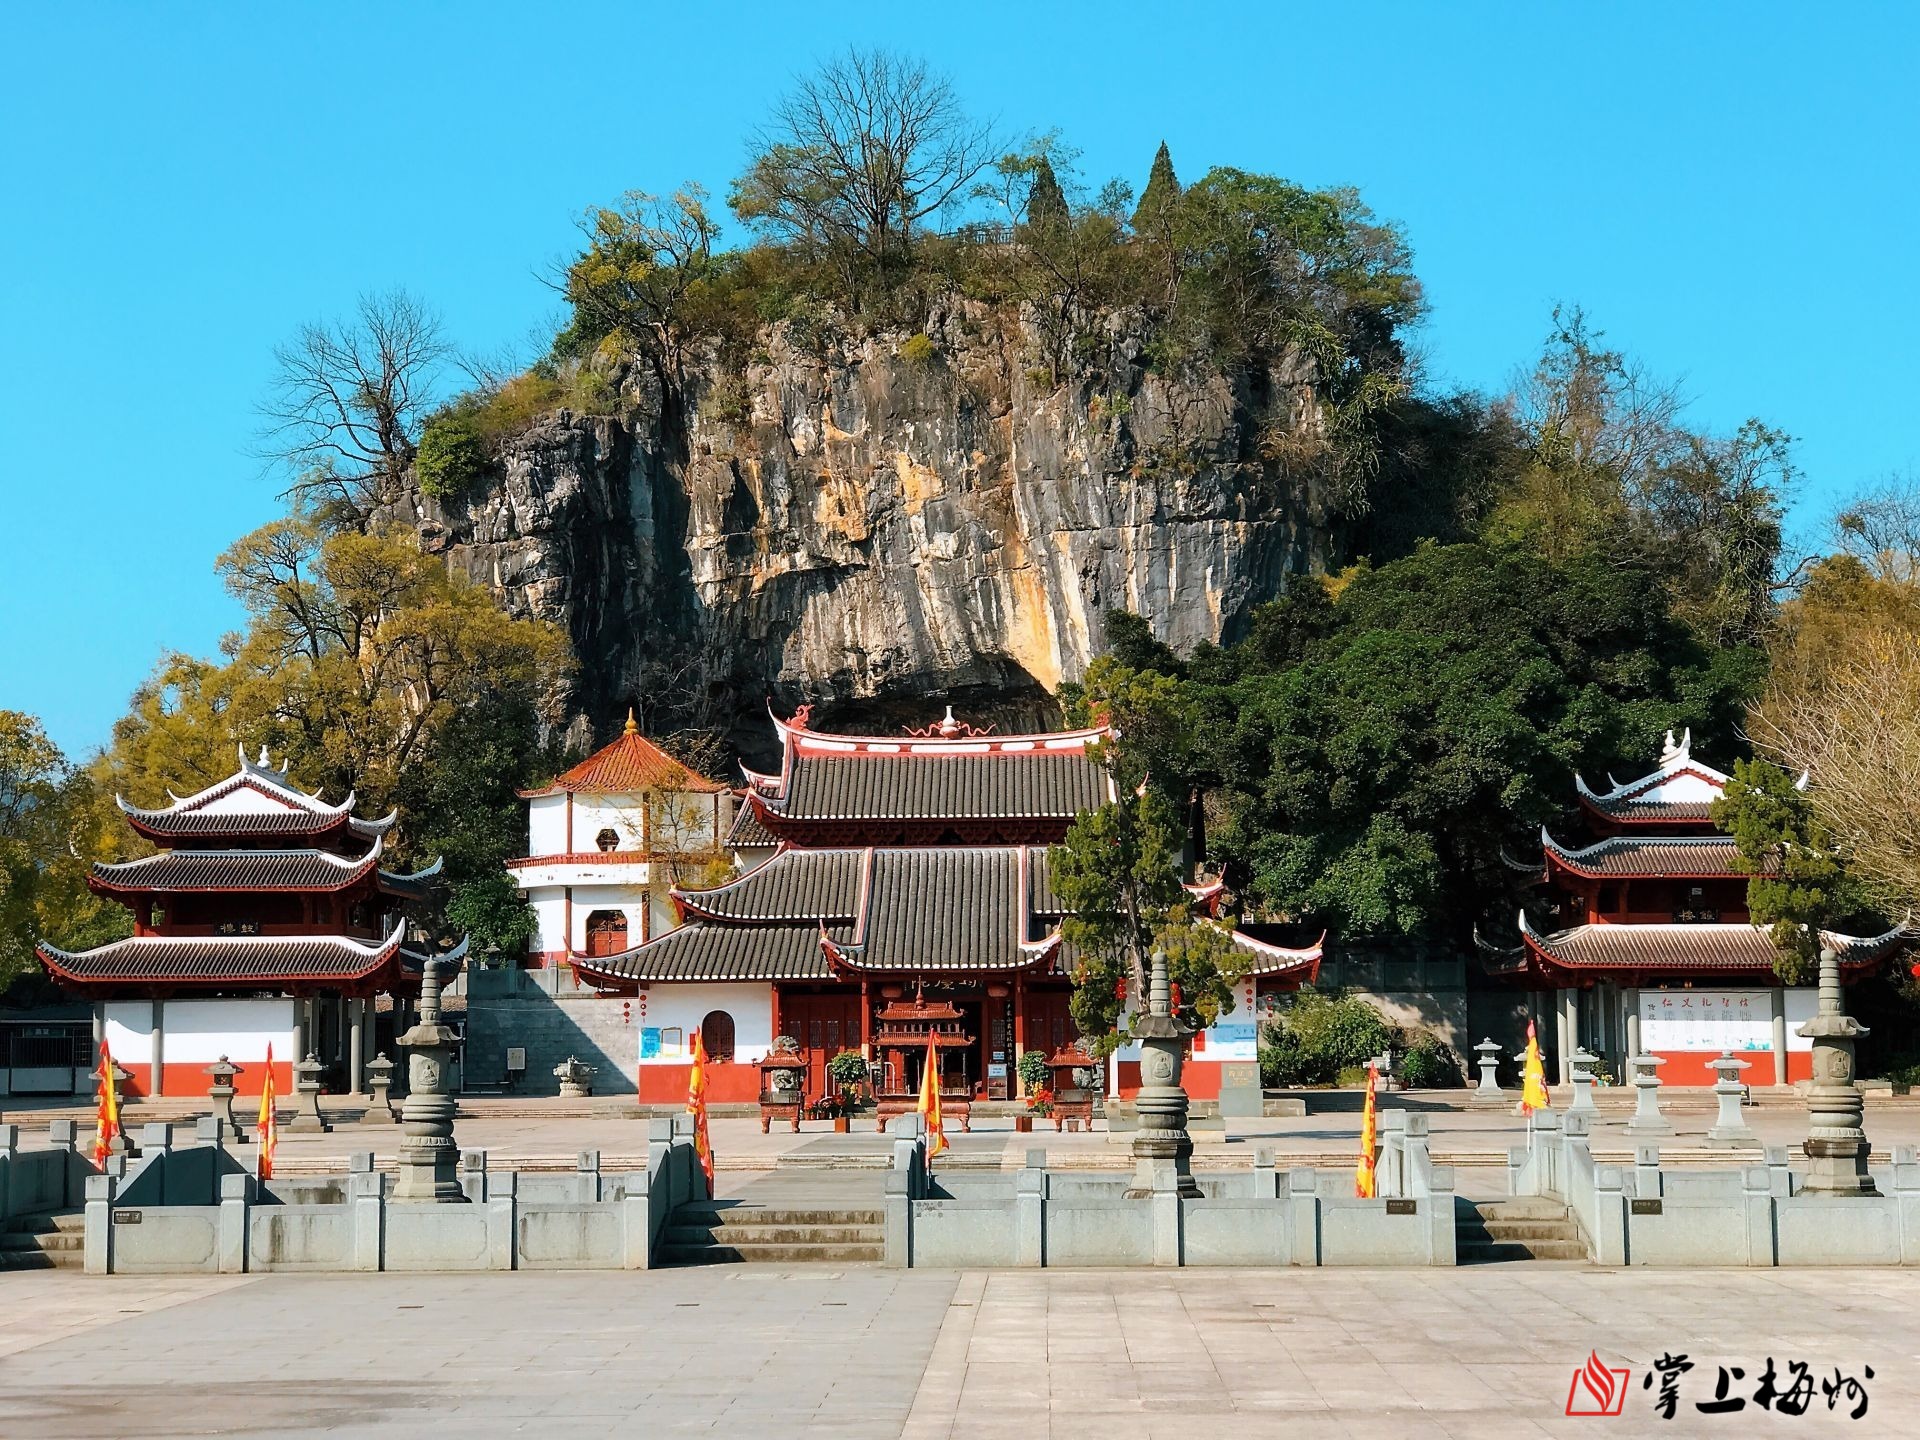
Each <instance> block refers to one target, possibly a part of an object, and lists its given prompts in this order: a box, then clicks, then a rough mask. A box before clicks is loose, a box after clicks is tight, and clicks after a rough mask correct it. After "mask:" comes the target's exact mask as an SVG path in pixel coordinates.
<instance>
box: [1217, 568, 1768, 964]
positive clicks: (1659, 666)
mask: <svg viewBox="0 0 1920 1440" xmlns="http://www.w3.org/2000/svg"><path fill="white" fill-rule="evenodd" d="M1309 594H1311V590H1309V589H1307V588H1306V586H1305V585H1304V584H1303V585H1302V586H1300V587H1298V588H1297V589H1290V590H1289V592H1288V595H1287V597H1286V599H1285V601H1283V602H1281V608H1280V610H1279V611H1278V613H1274V612H1268V613H1266V614H1262V615H1260V616H1258V617H1256V621H1255V624H1254V627H1253V634H1252V635H1251V636H1250V637H1249V639H1248V640H1247V641H1244V642H1242V644H1240V645H1238V646H1235V647H1233V649H1232V650H1230V651H1229V652H1228V653H1227V655H1226V656H1225V657H1223V658H1224V660H1225V661H1226V662H1227V663H1226V664H1225V665H1222V666H1219V667H1217V668H1218V669H1220V670H1227V671H1229V672H1231V671H1232V670H1233V667H1235V666H1237V667H1238V669H1237V673H1236V674H1233V676H1232V678H1230V679H1228V680H1227V681H1226V682H1225V683H1216V684H1214V685H1213V686H1211V687H1202V693H1201V694H1199V695H1197V696H1195V697H1194V699H1193V702H1192V703H1193V704H1194V705H1195V706H1196V708H1197V710H1198V711H1199V712H1200V713H1202V714H1205V715H1209V716H1211V717H1214V718H1213V720H1212V721H1211V722H1210V723H1202V724H1200V725H1198V726H1197V727H1196V729H1197V731H1198V733H1199V734H1200V735H1201V736H1202V737H1203V744H1204V745H1205V746H1206V747H1207V749H1208V751H1209V757H1208V758H1206V759H1205V760H1204V761H1203V762H1202V763H1201V764H1199V765H1197V766H1196V768H1197V769H1205V770H1209V771H1211V772H1212V773H1214V774H1217V775H1218V776H1219V777H1220V779H1221V781H1222V782H1223V784H1224V787H1225V790H1226V797H1225V799H1226V803H1225V806H1224V809H1225V812H1226V813H1225V816H1224V822H1223V823H1222V824H1220V825H1218V826H1217V827H1216V828H1215V829H1214V831H1213V839H1214V841H1215V848H1216V853H1217V855H1218V856H1219V857H1220V858H1223V859H1225V860H1226V861H1228V862H1229V865H1230V870H1231V874H1232V875H1233V876H1234V877H1235V880H1236V883H1238V884H1240V885H1241V886H1243V887H1244V889H1245V890H1246V892H1247V893H1248V894H1249V896H1250V898H1251V899H1252V901H1253V902H1255V903H1256V904H1258V905H1260V906H1263V907H1268V908H1270V909H1272V910H1274V911H1277V912H1280V913H1283V914H1286V915H1290V916H1294V917H1298V918H1300V919H1306V920H1312V921H1314V922H1315V923H1327V924H1330V925H1333V926H1335V927H1336V928H1338V929H1339V930H1340V932H1341V933H1343V934H1349V935H1365V934H1420V933H1424V934H1432V935H1436V936H1440V937H1443V938H1448V939H1452V940H1454V941H1457V942H1460V943H1464V942H1466V940H1467V939H1468V935H1469V931H1470V928H1471V926H1472V924H1473V923H1474V922H1475V921H1476V920H1478V919H1481V918H1483V917H1484V916H1486V915H1488V914H1492V913H1498V912H1499V911H1501V910H1503V909H1505V907H1506V906H1507V905H1509V904H1514V903H1517V898H1518V897H1517V894H1516V892H1515V890H1514V888H1513V877H1512V874H1511V872H1510V871H1509V870H1508V868H1507V867H1506V866H1505V865H1504V864H1503V863H1502V861H1501V849H1502V847H1503V846H1515V845H1524V844H1526V843H1527V842H1528V840H1529V839H1530V838H1531V836H1532V835H1533V834H1535V833H1537V831H1538V827H1539V826H1540V825H1541V824H1542V823H1544V822H1547V821H1549V820H1551V819H1553V818H1555V817H1556V816H1558V815H1560V814H1561V813H1562V812H1563V811H1564V810H1565V809H1566V808H1567V807H1568V805H1569V801H1570V795H1569V788H1570V787H1569V785H1568V773H1569V772H1570V771H1572V770H1574V769H1577V768H1583V769H1587V770H1589V771H1600V772H1604V771H1605V769H1606V768H1608V767H1609V766H1613V767H1618V766H1621V765H1624V764H1626V763H1628V762H1630V761H1633V760H1639V759H1642V758H1644V756H1645V754H1646V753H1647V750H1648V748H1649V747H1650V746H1651V745H1652V744H1653V743H1655V741H1656V739H1657V737H1658V736H1659V735H1660V733H1661V732H1662V731H1663V730H1665V729H1667V728H1670V727H1673V728H1677V727H1678V726H1680V725H1683V724H1691V725H1692V726H1693V727H1694V729H1695V731H1696V733H1702V734H1720V735H1728V734H1732V733H1734V731H1735V730H1736V727H1737V722H1738V719H1739V717H1740V714H1741V709H1742V706H1743V705H1744V703H1745V701H1746V700H1747V699H1748V698H1749V697H1750V696H1751V694H1752V693H1753V691H1754V689H1755V688H1756V683H1757V678H1758V672H1759V669H1760V661H1759V657H1758V656H1757V654H1755V653H1754V652H1751V651H1721V652H1710V651H1708V650H1706V649H1705V648H1704V647H1702V646H1701V645H1700V644H1699V642H1698V641H1697V640H1695V639H1694V638H1693V637H1692V636H1691V635H1690V634H1689V633H1688V632H1687V630H1686V629H1685V627H1684V626H1682V625H1680V624H1679V623H1678V622H1677V621H1675V620H1674V619H1673V617H1672V616H1671V614H1670V613H1669V611H1668V609H1667V606H1666V601H1665V596H1664V594H1663V592H1662V590H1661V588H1660V586H1659V583H1658V581H1657V580H1656V579H1654V578H1653V577H1651V576H1648V575H1646V574H1645V573H1643V572H1636V571H1630V570H1621V569H1618V568H1615V567H1613V566H1612V565H1610V564H1608V563H1607V562H1606V561H1605V560H1601V559H1587V558H1582V559H1578V560H1576V561H1574V562H1571V563H1569V564H1567V565H1553V564H1551V563H1549V562H1547V561H1545V560H1543V559H1541V558H1540V557H1538V556H1536V555H1532V554H1529V553H1527V552H1524V551H1521V550H1518V549H1500V548H1489V547H1484V546H1479V545H1458V546H1426V547H1423V548H1422V549H1420V550H1419V551H1417V552H1416V553H1415V554H1413V555H1411V556H1408V557H1407V558H1405V559H1403V560H1398V561H1395V562H1392V563H1391V564H1388V565H1384V566H1381V567H1379V568H1377V569H1365V568H1362V569H1360V570H1358V571H1357V572H1356V573H1354V574H1353V575H1352V576H1351V577H1350V578H1349V579H1348V580H1347V582H1346V583H1345V584H1344V585H1343V586H1342V587H1340V588H1339V591H1338V594H1337V595H1336V596H1334V597H1332V598H1331V600H1330V602H1329V601H1326V600H1322V601H1314V602H1308V601H1307V600H1306V599H1305V597H1306V596H1307V595H1309ZM1296 657H1297V658H1296ZM1209 688H1210V689H1211V695H1210V696H1209V694H1207V693H1205V692H1206V690H1207V689H1209ZM1507 913H1511V912H1510V911H1509V912H1507Z"/></svg>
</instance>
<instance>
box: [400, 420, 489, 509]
mask: <svg viewBox="0 0 1920 1440" xmlns="http://www.w3.org/2000/svg"><path fill="white" fill-rule="evenodd" d="M486 468H487V445H486V441H485V440H484V439H483V438H482V436H481V434H480V430H479V427H478V426H476V425H475V424H474V423H473V418H472V416H470V415H468V414H466V413H465V412H463V411H459V410H452V411H443V412H441V413H440V414H438V415H435V416H434V417H433V418H432V419H431V420H429V421H427V423H426V427H425V428H424V429H423V430H422V431H421V433H420V448H419V449H418V450H417V451H416V452H415V453H414V457H413V473H414V476H415V478H416V479H417V480H418V481H419V482H420V493H421V494H423V495H428V496H431V497H432V498H433V499H435V500H445V499H447V498H449V497H450V496H454V495H459V494H463V493H464V492H465V491H466V490H467V489H468V487H469V486H471V485H472V484H473V483H474V482H475V481H476V480H478V479H479V478H480V477H481V475H482V474H484V473H485V472H486Z"/></svg>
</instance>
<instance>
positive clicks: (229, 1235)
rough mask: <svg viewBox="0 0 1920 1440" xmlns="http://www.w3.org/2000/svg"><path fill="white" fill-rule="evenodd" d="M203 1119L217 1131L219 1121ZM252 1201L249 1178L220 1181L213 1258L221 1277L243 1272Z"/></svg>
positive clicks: (228, 1178) (242, 1273)
mask: <svg viewBox="0 0 1920 1440" xmlns="http://www.w3.org/2000/svg"><path fill="white" fill-rule="evenodd" d="M207 1118H208V1119H210V1120H212V1121H213V1122H214V1124H213V1128H214V1129H215V1130H216V1131H218V1130H219V1128H220V1117H219V1116H217V1115H213V1116H208V1117H207ZM252 1200H253V1177H252V1176H251V1175H244V1174H243V1175H222V1176H221V1177H220V1215H219V1218H218V1219H217V1220H216V1221H215V1222H214V1256H215V1263H216V1265H217V1266H218V1268H219V1271H220V1273H221V1274H222V1275H244V1274H245V1273H246V1271H247V1228H248V1224H249V1220H248V1210H249V1208H250V1206H251V1203H252Z"/></svg>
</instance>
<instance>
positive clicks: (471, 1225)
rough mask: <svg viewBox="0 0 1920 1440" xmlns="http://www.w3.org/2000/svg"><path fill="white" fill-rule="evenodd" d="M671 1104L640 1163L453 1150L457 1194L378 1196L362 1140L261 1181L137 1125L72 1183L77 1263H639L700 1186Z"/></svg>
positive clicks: (382, 1185) (97, 1266)
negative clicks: (562, 1165) (131, 1153)
mask: <svg viewBox="0 0 1920 1440" xmlns="http://www.w3.org/2000/svg"><path fill="white" fill-rule="evenodd" d="M689 1125H690V1121H689V1120H688V1118H687V1117H685V1116H675V1117H664V1118H661V1119H657V1120H653V1121H651V1122H649V1135H648V1144H647V1165H646V1169H645V1170H644V1171H638V1172H635V1173H632V1174H626V1175H605V1174H602V1173H601V1170H600V1155H599V1152H598V1151H592V1150H589V1151H582V1152H581V1154H580V1156H579V1162H578V1165H577V1166H576V1168H575V1169H574V1170H573V1171H571V1172H567V1173H562V1174H541V1175H522V1174H519V1173H516V1172H514V1171H490V1170H489V1169H488V1167H487V1157H486V1152H485V1151H481V1150H471V1151H468V1152H466V1153H465V1154H463V1155H462V1156H461V1168H460V1188H461V1191H462V1192H463V1193H464V1195H465V1196H466V1200H467V1203H466V1204H458V1203H455V1204H408V1203H401V1202H395V1201H393V1200H392V1199H391V1198H390V1191H391V1187H392V1178H393V1177H391V1176H389V1175H383V1174H381V1173H379V1172H378V1171H376V1170H375V1169H374V1160H373V1155H372V1154H371V1152H366V1153H362V1154H357V1155H353V1156H350V1157H349V1159H348V1165H347V1171H346V1173H345V1175H344V1176H339V1177H327V1176H323V1177H308V1178H301V1179H298V1180H289V1181H272V1182H269V1183H267V1184H264V1185H263V1184H261V1183H260V1182H259V1181H258V1180H257V1179H255V1178H254V1177H253V1176H252V1175H251V1174H249V1173H248V1172H247V1171H246V1170H245V1168H244V1167H242V1166H240V1165H239V1164H238V1162H237V1161H235V1160H234V1158H233V1157H232V1156H231V1155H229V1154H228V1153H227V1152H226V1151H225V1150H224V1149H222V1148H221V1147H220V1146H218V1145H212V1146H194V1147H191V1148H185V1149H182V1148H176V1147H175V1146H174V1144H173V1137H172V1134H171V1128H172V1127H170V1126H165V1125H149V1126H147V1127H146V1129H145V1130H144V1131H143V1132H142V1134H141V1149H142V1152H143V1153H142V1157H141V1159H140V1161H139V1162H138V1164H137V1165H136V1166H134V1167H120V1166H114V1165H110V1166H109V1169H108V1173H106V1174H104V1175H96V1176H94V1177H92V1178H91V1179H89V1180H87V1182H86V1202H87V1203H86V1250H85V1256H86V1268H87V1270H88V1272H89V1273H91V1274H174V1273H182V1272H187V1273H204V1274H241V1273H246V1272H252V1271H266V1270H313V1271H336V1270H337V1271H352V1270H538V1269H556V1270H592V1269H615V1270H618V1269H627V1270H644V1269H646V1268H648V1267H649V1266H650V1265H651V1264H652V1263H653V1255H654V1252H655V1251H656V1250H657V1248H658V1246H659V1243H660V1236H661V1234H662V1232H663V1231H664V1230H665V1228H666V1225H667V1221H668V1217H669V1216H671V1215H672V1213H673V1211H674V1209H675V1208H676V1207H677V1206H680V1205H682V1204H685V1203H687V1202H688V1201H690V1200H698V1199H704V1198H706V1181H705V1177H704V1176H703V1175H702V1174H701V1172H700V1168H699V1163H698V1161H697V1160H696V1159H695V1156H694V1151H693V1138H692V1134H691V1131H690V1129H689V1128H688V1127H689Z"/></svg>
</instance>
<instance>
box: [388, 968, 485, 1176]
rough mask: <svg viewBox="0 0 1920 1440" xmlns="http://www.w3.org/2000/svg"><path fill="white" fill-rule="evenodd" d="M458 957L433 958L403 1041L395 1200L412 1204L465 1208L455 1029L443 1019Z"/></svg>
mask: <svg viewBox="0 0 1920 1440" xmlns="http://www.w3.org/2000/svg"><path fill="white" fill-rule="evenodd" d="M453 958H454V957H450V956H438V955H436V956H433V957H431V958H430V959H428V960H427V962H426V965H425V966H424V968H423V969H422V971H421V975H420V1010H419V1017H420V1018H419V1019H418V1020H417V1021H415V1023H414V1026H413V1028H412V1029H411V1030H409V1031H407V1033H406V1034H404V1035H402V1036H401V1037H400V1038H399V1041H398V1042H397V1043H398V1044H400V1045H401V1046H402V1047H404V1048H405V1050H406V1052H407V1098H406V1102H405V1103H404V1104H403V1105H402V1106H401V1107H400V1123H401V1125H402V1126H403V1127H405V1130H406V1133H405V1134H404V1135H403V1136H402V1137H401V1140H400V1167H399V1168H400V1173H399V1176H398V1178H397V1179H396V1180H395V1181H394V1186H393V1199H394V1200H395V1201H396V1202H405V1203H412V1204H439V1205H459V1204H464V1203H465V1202H466V1199H467V1195H466V1192H465V1191H464V1190H462V1189H461V1188H460V1176H459V1173H458V1172H459V1166H460V1147H459V1145H457V1144H455V1143H454V1138H453V1112H454V1108H455V1104H456V1102H455V1100H454V1097H453V1094H452V1092H451V1091H450V1090H449V1089H448V1088H447V1082H448V1077H449V1076H450V1074H451V1073H452V1069H453V1046H454V1033H453V1028H452V1027H451V1026H449V1025H445V1024H442V1023H441V1019H440V987H441V983H442V982H441V978H440V972H441V970H442V969H443V968H445V967H446V966H447V965H448V964H449V963H450V961H452V960H453Z"/></svg>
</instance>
